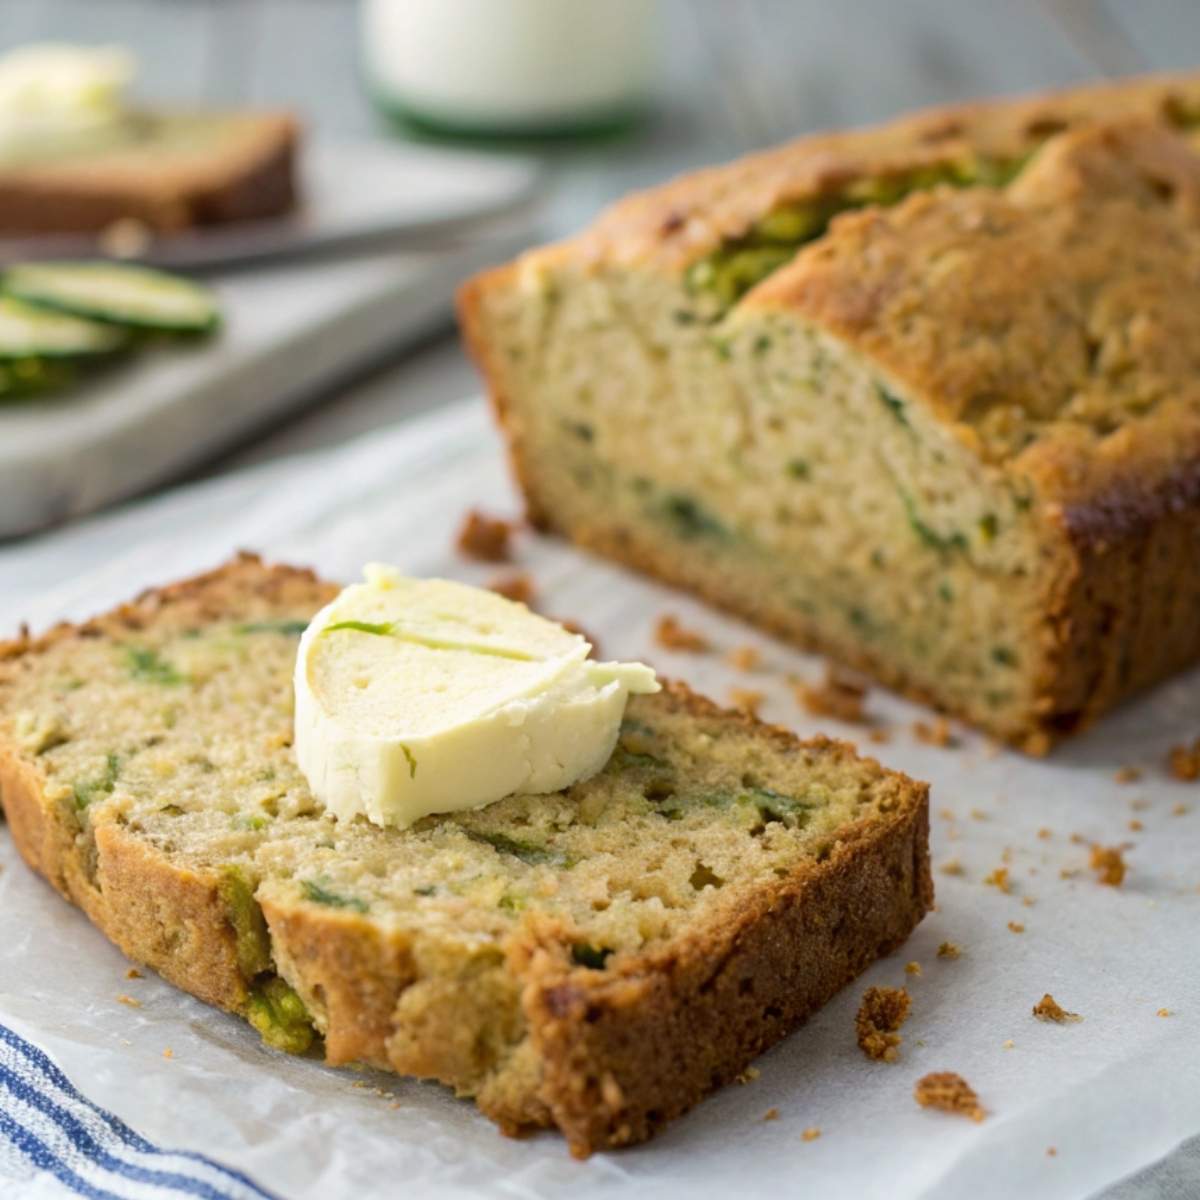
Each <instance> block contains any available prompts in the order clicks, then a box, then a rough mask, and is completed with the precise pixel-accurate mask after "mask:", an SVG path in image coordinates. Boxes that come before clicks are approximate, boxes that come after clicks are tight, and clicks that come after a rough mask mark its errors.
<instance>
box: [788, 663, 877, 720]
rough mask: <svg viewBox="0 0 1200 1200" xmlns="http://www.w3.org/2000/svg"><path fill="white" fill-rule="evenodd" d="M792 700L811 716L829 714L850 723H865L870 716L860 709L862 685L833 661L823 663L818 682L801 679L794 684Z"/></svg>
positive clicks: (864, 694)
mask: <svg viewBox="0 0 1200 1200" xmlns="http://www.w3.org/2000/svg"><path fill="white" fill-rule="evenodd" d="M795 692H796V699H797V701H798V702H799V703H800V705H801V706H802V707H803V708H804V709H805V710H806V711H807V712H809V713H811V714H812V715H813V716H814V717H833V718H834V719H835V720H838V721H846V722H848V723H849V724H851V725H862V724H866V723H867V722H868V721H869V720H870V718H869V717H868V716H867V713H866V711H865V709H864V707H863V706H864V703H865V701H866V697H867V688H866V685H865V684H863V683H860V682H859V681H858V680H857V679H854V678H853V677H852V676H850V675H847V674H846V673H845V672H844V671H840V670H839V669H838V668H837V667H836V666H834V664H833V663H827V664H826V665H825V678H824V679H823V680H822V681H821V683H819V684H812V683H805V682H804V681H803V680H801V681H800V682H799V683H797V684H796V686H795Z"/></svg>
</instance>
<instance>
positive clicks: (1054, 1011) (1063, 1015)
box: [1033, 992, 1083, 1025]
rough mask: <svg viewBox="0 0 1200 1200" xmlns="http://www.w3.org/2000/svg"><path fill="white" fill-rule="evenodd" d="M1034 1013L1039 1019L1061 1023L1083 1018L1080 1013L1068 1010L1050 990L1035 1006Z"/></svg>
mask: <svg viewBox="0 0 1200 1200" xmlns="http://www.w3.org/2000/svg"><path fill="white" fill-rule="evenodd" d="M1033 1015H1034V1016H1035V1017H1037V1019H1038V1020H1039V1021H1053V1022H1055V1023H1056V1024H1059V1025H1064V1024H1067V1023H1068V1022H1072V1021H1082V1020H1083V1018H1082V1017H1081V1016H1080V1015H1079V1014H1078V1013H1073V1012H1067V1010H1066V1009H1065V1008H1063V1007H1062V1005H1060V1004H1059V1003H1058V1001H1057V1000H1055V999H1054V997H1053V996H1052V995H1050V993H1049V992H1047V993H1046V994H1045V995H1044V996H1043V997H1042V998H1041V999H1040V1000H1039V1001H1038V1002H1037V1003H1036V1004H1035V1005H1034V1006H1033Z"/></svg>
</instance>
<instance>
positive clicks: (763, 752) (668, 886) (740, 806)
mask: <svg viewBox="0 0 1200 1200" xmlns="http://www.w3.org/2000/svg"><path fill="white" fill-rule="evenodd" d="M333 591H334V589H333V588H331V587H330V586H329V585H327V584H324V583H322V582H320V581H318V580H317V579H315V578H314V577H313V576H312V575H311V574H309V573H307V572H303V571H299V570H294V569H289V568H284V567H266V566H264V565H263V564H262V563H261V562H259V561H258V560H256V559H253V558H243V559H241V560H239V561H236V562H234V563H232V564H230V565H228V566H226V567H225V568H223V569H221V570H218V571H217V572H215V573H214V574H211V575H208V576H205V577H201V578H199V579H195V580H192V581H189V582H186V583H182V584H179V585H176V586H174V587H170V588H167V589H165V590H162V591H154V592H150V593H148V594H146V595H144V596H142V597H141V598H140V599H139V600H137V601H136V602H135V603H132V604H130V605H127V606H126V607H124V608H121V609H119V610H117V611H116V612H113V613H111V614H109V615H107V616H105V617H101V618H99V619H97V620H94V621H89V622H87V623H86V624H83V625H80V626H74V627H72V626H64V627H61V628H58V629H55V630H53V631H52V632H50V633H49V634H48V635H46V636H44V637H41V638H38V639H31V638H23V639H21V640H20V641H17V642H15V643H11V644H9V645H7V646H6V647H5V648H4V649H3V651H2V657H0V799H2V801H3V807H4V811H5V813H6V815H7V818H8V822H9V825H10V828H11V830H12V835H13V838H14V840H15V842H16V844H17V846H18V848H19V850H20V852H21V854H22V855H23V856H24V858H25V859H26V861H27V862H28V863H29V864H30V865H31V866H32V867H33V868H34V869H35V870H37V871H39V872H41V873H42V874H43V875H44V876H45V877H46V878H47V879H48V880H49V881H50V882H51V883H52V884H53V885H54V887H56V888H57V889H58V890H59V891H60V892H61V893H62V894H63V895H64V896H66V897H67V898H68V899H69V900H72V901H73V902H74V903H76V904H78V905H80V906H81V907H82V908H83V909H84V910H85V911H86V912H87V914H88V915H89V916H90V917H91V919H92V920H93V921H94V922H95V923H96V924H97V925H98V926H99V927H100V928H101V929H102V930H103V931H104V932H105V933H106V934H107V935H108V936H109V937H110V938H111V939H112V940H113V941H114V942H116V943H117V945H119V946H120V947H121V948H122V949H123V950H124V951H125V952H126V953H127V954H129V955H130V956H131V957H132V958H134V959H135V960H136V961H138V962H141V963H146V964H148V965H149V966H151V967H153V968H154V969H156V970H157V971H159V972H160V973H161V974H162V975H163V976H165V977H166V978H167V979H169V980H170V981H172V982H173V983H175V984H177V985H178V986H180V987H182V988H184V989H186V990H187V991H189V992H192V993H193V994H194V995H196V996H199V997H200V998H201V999H203V1000H206V1001H208V1002H210V1003H212V1004H215V1005H218V1006H220V1007H221V1008H224V1009H227V1010H229V1011H231V1012H234V1013H239V1014H241V1015H243V1016H245V1017H246V1018H248V1019H249V1020H250V1021H251V1022H252V1023H253V1024H254V1025H255V1026H256V1027H257V1028H258V1029H259V1030H260V1031H261V1032H262V1034H263V1036H264V1038H265V1039H266V1041H267V1042H268V1043H269V1044H271V1045H273V1046H276V1047H279V1048H281V1049H284V1050H290V1051H294V1052H304V1051H307V1050H309V1049H310V1048H314V1049H316V1048H321V1049H323V1053H324V1056H325V1059H326V1060H327V1061H328V1062H330V1063H348V1062H360V1063H367V1064H370V1065H372V1066H376V1067H381V1068H384V1069H391V1070H395V1071H398V1072H401V1073H403V1074H407V1075H414V1076H419V1077H423V1078H431V1079H437V1080H441V1081H442V1082H444V1083H447V1084H449V1085H450V1086H452V1087H453V1088H455V1089H456V1090H457V1091H458V1092H459V1093H460V1094H463V1095H466V1096H473V1097H474V1098H475V1099H476V1101H477V1102H478V1104H479V1107H480V1108H481V1109H482V1110H483V1111H484V1112H485V1113H487V1114H488V1115H489V1116H490V1117H492V1118H493V1119H494V1120H496V1121H497V1122H498V1123H499V1124H500V1125H501V1126H502V1127H503V1128H504V1129H505V1130H506V1131H513V1132H515V1131H517V1130H520V1129H522V1128H527V1127H537V1126H557V1127H558V1128H559V1129H561V1130H562V1132H563V1133H564V1134H565V1135H566V1137H567V1139H568V1141H569V1143H570V1147H571V1149H572V1151H573V1152H575V1153H576V1154H580V1155H583V1154H587V1153H589V1152H590V1151H592V1150H595V1149H597V1148H601V1147H607V1146H619V1145H624V1144H627V1143H631V1142H636V1141H640V1140H642V1139H644V1138H646V1137H648V1136H649V1135H650V1134H651V1133H652V1132H653V1131H654V1130H655V1129H656V1128H657V1127H658V1126H659V1125H660V1124H661V1123H662V1122H664V1121H665V1120H667V1119H668V1118H670V1117H672V1116H675V1115H677V1114H679V1113H681V1112H683V1111H685V1110H686V1109H688V1108H689V1107H691V1106H692V1105H693V1104H695V1103H696V1102H697V1101H698V1100H699V1099H700V1098H701V1097H702V1096H704V1095H705V1093H707V1092H708V1091H710V1090H711V1089H713V1088H714V1087H717V1086H718V1085H720V1084H722V1083H724V1082H727V1081H729V1080H731V1079H733V1078H734V1077H736V1076H737V1075H738V1074H739V1072H741V1071H742V1070H743V1069H744V1068H745V1066H746V1065H747V1063H748V1062H749V1061H750V1060H751V1059H752V1058H753V1057H754V1056H755V1055H756V1054H758V1053H759V1052H760V1051H762V1050H763V1049H765V1048H766V1047H767V1046H769V1045H771V1044H772V1043H773V1042H775V1041H776V1040H778V1039H779V1038H780V1037H782V1036H783V1035H784V1034H785V1033H786V1032H787V1031H788V1030H789V1029H791V1028H792V1027H793V1026H795V1025H796V1024H797V1023H798V1022H800V1021H802V1020H803V1019H804V1018H805V1017H806V1016H807V1015H808V1014H809V1013H811V1012H812V1011H813V1010H814V1009H816V1008H817V1007H818V1006H819V1005H821V1004H822V1003H824V1001H826V1000H827V999H828V998H829V997H830V996H832V995H833V994H834V993H835V992H836V991H837V990H838V989H839V988H841V987H842V986H843V985H844V984H845V983H847V982H848V981H849V980H851V979H853V978H854V976H855V975H857V974H858V973H859V972H860V971H861V970H863V968H864V967H866V966H867V964H868V963H870V962H872V961H873V960H874V959H875V958H876V957H877V956H878V955H880V954H883V953H886V952H887V951H888V950H890V949H891V948H892V947H894V946H896V945H898V944H899V943H900V942H902V941H903V940H904V938H905V937H906V936H907V935H908V934H909V932H910V931H911V930H912V929H913V927H914V926H915V925H916V923H917V922H918V921H919V920H920V919H921V916H922V915H923V914H924V913H925V911H926V910H927V909H928V907H929V905H930V903H931V899H932V888H931V884H930V876H929V866H928V853H927V834H928V816H927V789H926V787H925V785H924V784H919V783H914V782H913V781H912V780H909V779H907V778H905V777H904V776H902V775H898V774H895V773H893V772H889V771H886V770H884V769H883V768H881V767H880V766H879V764H878V763H876V762H874V761H873V760H870V759H860V758H857V757H856V756H855V754H854V752H853V749H852V748H851V747H848V746H846V745H843V744H840V743H836V742H831V741H826V740H817V741H812V742H799V741H797V740H796V739H795V738H793V737H792V736H791V735H790V734H788V733H786V732H784V731H783V730H780V729H776V728H772V727H769V726H766V725H762V724H759V723H758V722H756V721H754V720H752V719H750V718H748V717H745V716H742V715H737V714H733V713H729V712H725V711H722V710H719V709H717V708H715V707H714V706H713V705H711V704H710V703H709V702H708V701H706V700H703V699H701V698H700V697H698V696H695V695H693V694H692V693H690V692H689V691H687V690H686V689H685V688H683V687H680V686H678V685H676V686H668V687H667V688H666V689H665V690H664V691H663V692H662V693H660V694H658V695H654V696H647V697H638V698H636V699H634V700H633V701H632V702H631V703H630V705H629V708H628V713H627V719H626V721H625V723H624V726H623V729H622V734H621V739H620V743H619V747H618V749H617V751H616V752H615V754H614V756H613V758H612V760H611V762H610V763H609V765H608V766H607V767H606V768H605V770H604V771H603V772H602V773H601V774H599V775H598V776H595V777H594V778H592V779H589V780H588V781H586V782H584V783H581V784H576V785H575V786H573V787H571V788H570V789H568V790H567V791H565V792H561V793H555V794H552V795H540V796H514V797H511V798H509V799H506V800H503V801H501V802H499V803H497V804H494V805H491V806H489V807H487V808H485V809H482V810H479V811H475V812H467V813H461V814H456V815H453V816H444V817H432V818H426V819H424V820H422V821H421V822H419V823H418V824H417V825H415V826H414V827H413V828H411V829H409V830H405V831H398V830H396V829H383V828H380V827H377V826H375V825H372V824H369V823H367V822H366V821H364V820H362V819H361V818H359V819H355V820H352V821H346V822H339V821H336V820H334V819H333V818H331V817H330V816H328V815H327V814H326V813H325V812H324V811H323V810H322V808H321V806H320V805H319V804H318V803H317V801H316V800H315V799H314V798H313V796H312V794H311V793H310V792H309V790H308V788H307V786H306V784H305V782H304V779H303V777H302V776H301V775H300V773H299V771H298V769H297V767H296V764H295V761H294V757H293V755H292V752H291V749H290V742H291V723H292V714H291V703H292V700H291V678H292V666H293V660H294V656H295V650H296V643H297V639H298V637H299V634H300V632H301V631H302V629H303V628H304V626H305V624H306V623H307V621H308V619H309V618H310V617H311V616H312V615H313V614H314V612H315V611H316V610H317V609H318V608H319V607H320V606H321V605H323V604H324V603H325V602H327V600H328V599H329V598H330V597H331V595H332V593H333Z"/></svg>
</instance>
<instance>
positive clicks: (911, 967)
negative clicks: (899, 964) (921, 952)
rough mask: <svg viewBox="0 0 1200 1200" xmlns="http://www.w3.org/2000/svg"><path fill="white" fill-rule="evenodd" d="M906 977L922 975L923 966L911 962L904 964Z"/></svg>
mask: <svg viewBox="0 0 1200 1200" xmlns="http://www.w3.org/2000/svg"><path fill="white" fill-rule="evenodd" d="M904 973H905V975H920V974H921V964H920V963H919V962H910V963H905V964H904Z"/></svg>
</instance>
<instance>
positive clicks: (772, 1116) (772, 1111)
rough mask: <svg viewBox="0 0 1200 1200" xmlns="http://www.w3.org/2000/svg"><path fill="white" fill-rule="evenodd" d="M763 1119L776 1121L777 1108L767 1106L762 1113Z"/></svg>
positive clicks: (777, 1118) (777, 1116) (777, 1115)
mask: <svg viewBox="0 0 1200 1200" xmlns="http://www.w3.org/2000/svg"><path fill="white" fill-rule="evenodd" d="M763 1120H764V1121H778V1120H779V1109H777V1108H768V1109H767V1111H766V1112H765V1113H763Z"/></svg>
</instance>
